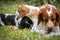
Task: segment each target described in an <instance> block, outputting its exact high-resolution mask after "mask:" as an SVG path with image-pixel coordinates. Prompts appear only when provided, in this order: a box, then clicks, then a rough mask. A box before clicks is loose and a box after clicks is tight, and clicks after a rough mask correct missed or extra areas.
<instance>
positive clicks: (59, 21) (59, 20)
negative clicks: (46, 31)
mask: <svg viewBox="0 0 60 40" xmlns="http://www.w3.org/2000/svg"><path fill="white" fill-rule="evenodd" d="M56 21H57V22H58V23H59V24H60V11H59V10H56Z"/></svg>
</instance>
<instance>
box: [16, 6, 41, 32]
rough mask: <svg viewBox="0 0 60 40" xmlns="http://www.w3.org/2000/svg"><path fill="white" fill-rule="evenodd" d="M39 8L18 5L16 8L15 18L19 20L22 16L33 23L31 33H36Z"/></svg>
mask: <svg viewBox="0 0 60 40" xmlns="http://www.w3.org/2000/svg"><path fill="white" fill-rule="evenodd" d="M39 9H40V8H39V7H35V6H29V5H20V6H19V7H18V11H17V12H16V18H18V17H19V19H20V20H21V19H22V18H23V17H24V16H27V17H29V18H30V19H31V20H32V22H33V27H32V30H31V31H34V30H36V31H38V29H37V27H38V12H39ZM16 22H17V23H16V25H17V26H18V20H16Z"/></svg>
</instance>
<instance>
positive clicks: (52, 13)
mask: <svg viewBox="0 0 60 40" xmlns="http://www.w3.org/2000/svg"><path fill="white" fill-rule="evenodd" d="M59 20H60V12H59V11H58V10H57V8H56V7H55V6H53V5H49V4H46V5H43V6H41V7H40V11H39V16H38V24H39V26H40V33H42V34H48V36H53V35H60V28H59V25H60V24H59Z"/></svg>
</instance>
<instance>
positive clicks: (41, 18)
mask: <svg viewBox="0 0 60 40" xmlns="http://www.w3.org/2000/svg"><path fill="white" fill-rule="evenodd" d="M42 15H43V11H42V9H41V10H40V11H39V14H38V25H39V23H40V22H41V21H42V20H43V17H42Z"/></svg>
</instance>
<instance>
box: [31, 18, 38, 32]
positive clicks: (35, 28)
mask: <svg viewBox="0 0 60 40" xmlns="http://www.w3.org/2000/svg"><path fill="white" fill-rule="evenodd" d="M32 21H33V27H32V29H31V32H33V31H35V32H39V27H38V19H37V18H33V19H32Z"/></svg>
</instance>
